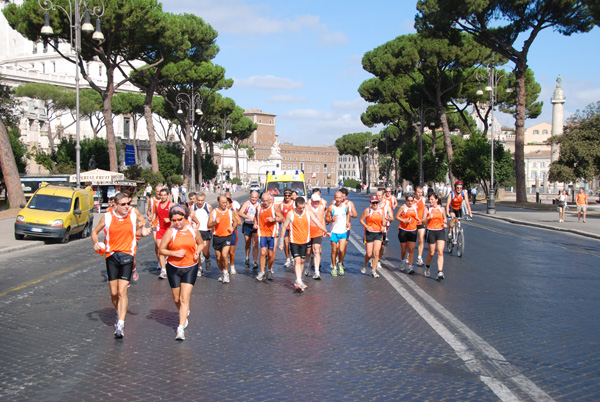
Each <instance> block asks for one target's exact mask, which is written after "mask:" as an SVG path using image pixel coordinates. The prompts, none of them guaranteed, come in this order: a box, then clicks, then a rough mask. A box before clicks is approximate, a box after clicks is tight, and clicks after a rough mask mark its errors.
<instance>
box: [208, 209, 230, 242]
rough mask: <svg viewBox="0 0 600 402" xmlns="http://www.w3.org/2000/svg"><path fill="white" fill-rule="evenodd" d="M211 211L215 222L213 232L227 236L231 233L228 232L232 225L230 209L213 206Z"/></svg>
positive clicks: (216, 234) (220, 235)
mask: <svg viewBox="0 0 600 402" xmlns="http://www.w3.org/2000/svg"><path fill="white" fill-rule="evenodd" d="M211 213H212V214H213V222H214V223H215V226H214V227H213V234H214V235H215V236H219V237H225V236H229V235H230V234H231V233H229V230H228V229H229V227H230V226H232V225H233V224H232V216H231V213H232V212H231V210H230V209H227V210H226V211H221V210H220V209H219V208H215V209H213V210H212V212H211ZM217 218H219V223H217Z"/></svg>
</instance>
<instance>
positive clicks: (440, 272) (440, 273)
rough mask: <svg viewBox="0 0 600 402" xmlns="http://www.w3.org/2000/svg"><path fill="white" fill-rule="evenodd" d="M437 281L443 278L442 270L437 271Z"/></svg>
mask: <svg viewBox="0 0 600 402" xmlns="http://www.w3.org/2000/svg"><path fill="white" fill-rule="evenodd" d="M437 278H438V281H441V280H442V279H444V271H438V277H437Z"/></svg>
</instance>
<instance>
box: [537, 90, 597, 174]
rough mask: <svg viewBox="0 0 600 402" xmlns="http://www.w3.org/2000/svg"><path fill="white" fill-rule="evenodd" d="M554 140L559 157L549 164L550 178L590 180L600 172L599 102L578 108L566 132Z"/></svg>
mask: <svg viewBox="0 0 600 402" xmlns="http://www.w3.org/2000/svg"><path fill="white" fill-rule="evenodd" d="M551 141H553V142H555V143H556V144H558V145H559V146H560V156H559V158H558V160H556V161H554V162H552V164H551V165H550V172H549V178H550V180H551V181H559V182H567V183H568V182H571V181H576V180H577V179H585V180H588V181H591V180H592V178H593V177H594V176H597V175H598V174H600V101H598V102H596V103H592V104H590V105H588V106H587V107H586V108H585V109H584V110H583V111H580V110H578V111H577V112H576V113H575V114H574V115H572V116H571V117H570V118H569V119H568V123H567V125H566V126H565V130H564V134H562V135H560V136H557V137H552V138H551Z"/></svg>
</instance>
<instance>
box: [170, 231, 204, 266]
mask: <svg viewBox="0 0 600 402" xmlns="http://www.w3.org/2000/svg"><path fill="white" fill-rule="evenodd" d="M168 247H169V250H171V251H178V250H185V255H184V256H183V257H175V256H172V255H170V256H167V262H168V263H169V264H171V265H172V266H174V267H176V268H189V267H191V266H194V265H196V263H197V262H198V260H196V259H195V258H194V257H195V253H196V232H195V230H194V229H193V228H192V227H191V226H190V225H186V226H185V228H183V229H175V228H172V233H171V240H170V241H169V246H168Z"/></svg>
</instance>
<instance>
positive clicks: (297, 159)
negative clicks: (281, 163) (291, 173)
mask: <svg viewBox="0 0 600 402" xmlns="http://www.w3.org/2000/svg"><path fill="white" fill-rule="evenodd" d="M294 160H295V161H297V160H298V158H297V157H296V158H294ZM294 166H295V165H294ZM294 169H296V168H294Z"/></svg>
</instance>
